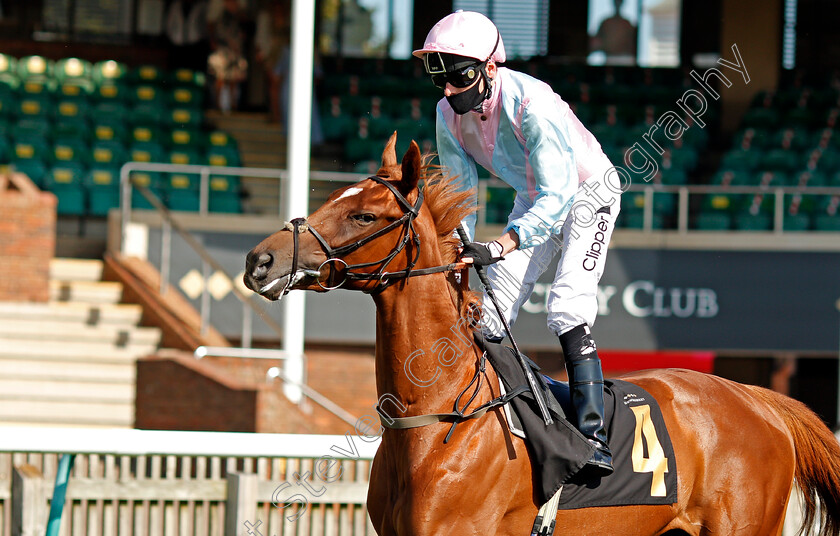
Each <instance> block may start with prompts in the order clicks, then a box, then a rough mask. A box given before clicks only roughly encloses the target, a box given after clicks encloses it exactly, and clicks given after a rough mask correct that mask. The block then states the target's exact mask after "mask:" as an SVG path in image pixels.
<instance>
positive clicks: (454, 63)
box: [423, 52, 483, 88]
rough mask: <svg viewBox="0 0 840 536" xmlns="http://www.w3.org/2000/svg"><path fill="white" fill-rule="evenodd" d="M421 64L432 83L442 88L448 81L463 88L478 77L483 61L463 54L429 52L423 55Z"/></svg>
mask: <svg viewBox="0 0 840 536" xmlns="http://www.w3.org/2000/svg"><path fill="white" fill-rule="evenodd" d="M423 64H424V65H425V67H426V72H427V73H429V75H431V77H432V83H433V84H434V85H436V86H437V87H440V88H443V87H446V84H447V83H449V84H452V85H453V86H455V87H458V88H463V87H468V86H470V85H472V83H473V82H475V81H476V80H477V79H478V75H479V73H480V72H481V66H482V64H483V62H480V61H476V59H475V58H468V57H465V56H456V55H454V54H442V53H440V52H429V53H427V54H426V55H425V56H423Z"/></svg>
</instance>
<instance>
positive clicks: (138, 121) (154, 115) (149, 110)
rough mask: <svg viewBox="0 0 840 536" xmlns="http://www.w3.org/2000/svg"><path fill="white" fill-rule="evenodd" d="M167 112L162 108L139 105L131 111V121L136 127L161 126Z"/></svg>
mask: <svg viewBox="0 0 840 536" xmlns="http://www.w3.org/2000/svg"><path fill="white" fill-rule="evenodd" d="M164 114H165V110H164V109H163V108H162V107H160V106H154V105H150V104H137V105H136V106H134V107H132V108H131V109H130V110H129V121H130V122H131V123H132V124H133V125H134V126H154V127H157V126H159V125H160V124H161V123H162V121H163V118H164Z"/></svg>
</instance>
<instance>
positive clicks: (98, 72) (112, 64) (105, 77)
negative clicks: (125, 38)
mask: <svg viewBox="0 0 840 536" xmlns="http://www.w3.org/2000/svg"><path fill="white" fill-rule="evenodd" d="M128 70H129V69H128V66H127V65H126V64H124V63H120V62H118V61H114V60H104V61H100V62H97V63H94V64H93V66H92V69H91V78H92V80H93V82H94V83H95V84H96V85H97V86H102V85H103V84H106V83H114V82H119V81H122V80H125V79H127V78H128Z"/></svg>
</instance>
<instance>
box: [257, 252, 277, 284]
mask: <svg viewBox="0 0 840 536" xmlns="http://www.w3.org/2000/svg"><path fill="white" fill-rule="evenodd" d="M273 263H274V257H272V256H271V254H270V253H261V254H260V255H259V256H258V257H257V258H256V259H254V264H253V268H252V269H251V275H252V276H253V277H254V279H262V278H264V277H265V276H266V275H267V274H268V271H269V270H270V269H271V265H272V264H273Z"/></svg>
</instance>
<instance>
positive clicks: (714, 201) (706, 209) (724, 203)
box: [700, 193, 746, 218]
mask: <svg viewBox="0 0 840 536" xmlns="http://www.w3.org/2000/svg"><path fill="white" fill-rule="evenodd" d="M745 197H746V196H745V195H743V194H727V193H711V194H706V195H705V196H703V199H702V202H701V208H700V213H701V214H706V215H709V214H724V215H726V216H727V218H730V217H731V215H732V214H733V213H734V212H735V211H736V210H737V208H738V207H739V206H740V205H741V204H743V202H744V198H745Z"/></svg>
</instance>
